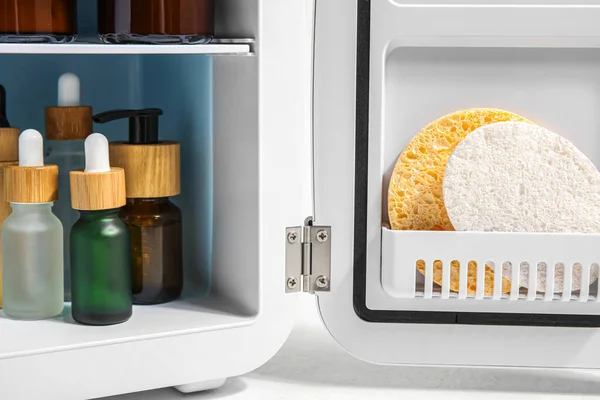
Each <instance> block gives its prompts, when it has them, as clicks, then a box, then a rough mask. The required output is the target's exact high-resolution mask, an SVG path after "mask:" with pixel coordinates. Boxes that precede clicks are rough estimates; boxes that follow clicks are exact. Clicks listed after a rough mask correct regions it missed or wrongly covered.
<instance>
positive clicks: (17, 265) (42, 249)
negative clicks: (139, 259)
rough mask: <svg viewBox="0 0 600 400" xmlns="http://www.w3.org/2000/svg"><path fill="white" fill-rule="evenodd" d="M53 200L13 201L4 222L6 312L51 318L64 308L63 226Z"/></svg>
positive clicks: (13, 314) (23, 315) (8, 314)
mask: <svg viewBox="0 0 600 400" xmlns="http://www.w3.org/2000/svg"><path fill="white" fill-rule="evenodd" d="M52 204H53V203H27V204H25V203H11V207H12V213H11V214H10V216H9V217H8V218H7V219H6V221H4V224H3V225H2V257H3V259H2V260H3V266H4V268H3V280H2V290H3V300H4V313H5V314H6V315H7V316H9V317H11V318H15V319H25V320H36V319H45V318H51V317H54V316H56V315H58V314H60V313H61V312H62V310H63V306H64V302H63V297H64V287H63V243H62V241H63V227H62V224H61V223H60V220H59V219H58V218H57V217H56V216H55V215H54V214H53V213H52Z"/></svg>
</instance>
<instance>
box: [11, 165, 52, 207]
mask: <svg viewBox="0 0 600 400" xmlns="http://www.w3.org/2000/svg"><path fill="white" fill-rule="evenodd" d="M4 190H5V193H6V201H8V202H9V203H50V202H53V201H56V200H58V167H57V166H56V165H44V166H43V167H19V166H18V165H11V166H7V167H6V168H5V169H4Z"/></svg>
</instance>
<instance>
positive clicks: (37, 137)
mask: <svg viewBox="0 0 600 400" xmlns="http://www.w3.org/2000/svg"><path fill="white" fill-rule="evenodd" d="M19 166H20V167H43V166H44V139H43V138H42V134H41V133H39V132H38V131H36V130H35V129H27V130H26V131H23V133H21V135H20V136H19Z"/></svg>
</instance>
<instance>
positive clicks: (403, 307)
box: [0, 0, 600, 399]
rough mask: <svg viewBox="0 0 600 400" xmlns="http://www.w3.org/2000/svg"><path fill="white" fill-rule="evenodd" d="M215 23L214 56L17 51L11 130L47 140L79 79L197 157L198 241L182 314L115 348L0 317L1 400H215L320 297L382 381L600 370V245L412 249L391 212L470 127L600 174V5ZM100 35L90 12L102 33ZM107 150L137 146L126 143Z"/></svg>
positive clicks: (115, 338)
mask: <svg viewBox="0 0 600 400" xmlns="http://www.w3.org/2000/svg"><path fill="white" fill-rule="evenodd" d="M81 3H82V2H80V5H81ZM90 3H93V2H90ZM216 4H217V10H216V34H217V38H218V40H217V41H214V42H213V43H211V44H204V45H181V46H180V45H104V44H99V43H95V42H93V41H86V38H85V37H81V39H79V41H78V42H76V43H73V44H63V45H52V44H22V45H16V44H0V83H3V84H4V85H5V86H6V87H7V92H8V93H9V114H10V115H11V122H13V123H14V125H15V126H16V125H18V126H20V127H22V128H23V129H25V128H30V127H31V128H37V129H40V130H43V112H42V111H41V110H42V109H43V107H44V106H47V105H52V104H54V102H55V96H56V90H55V84H56V78H57V77H58V76H59V75H60V74H61V73H63V72H66V71H70V72H75V73H77V74H78V75H79V76H80V77H81V82H82V88H83V89H82V92H83V97H82V103H86V104H90V105H93V107H94V108H95V110H98V111H102V110H107V109H112V108H142V107H160V108H162V109H163V110H164V112H165V115H164V117H162V120H161V127H160V131H161V135H162V136H163V137H164V138H165V139H169V140H177V141H180V142H181V144H182V154H181V160H182V194H181V195H180V196H179V197H177V198H176V199H175V201H176V202H177V204H178V205H179V206H180V207H181V209H182V212H183V214H184V217H185V219H184V232H183V234H184V236H183V237H184V268H185V286H184V295H183V296H182V298H181V299H180V300H178V301H176V302H173V303H168V304H164V305H159V306H150V307H135V308H134V313H133V317H132V318H131V320H129V321H128V322H126V323H123V324H120V325H114V326H108V327H89V326H83V325H77V324H74V323H73V321H72V320H71V319H70V317H69V315H68V311H66V312H65V313H64V315H63V316H61V317H58V318H54V319H50V320H44V321H36V322H20V321H13V320H10V319H8V318H4V317H3V315H2V314H0V397H2V398H7V399H12V398H23V399H36V398H47V399H83V398H97V397H102V396H110V395H116V394H122V393H130V392H136V391H143V390H150V389H156V388H162V387H171V386H173V387H176V388H177V389H179V390H180V391H182V392H194V391H201V390H206V389H212V388H216V387H219V386H221V385H222V384H223V383H224V382H225V380H226V379H227V378H228V377H234V376H239V375H242V374H245V373H248V372H250V371H252V370H254V369H256V368H258V367H260V366H261V365H263V364H264V363H266V362H267V361H268V360H269V359H270V358H271V357H272V356H273V355H275V353H276V352H277V351H278V350H279V349H280V348H281V346H282V345H283V343H284V342H285V340H286V338H287V336H288V334H289V332H290V330H291V327H292V323H293V318H292V317H293V316H292V310H293V303H294V299H295V297H296V296H315V300H316V302H315V303H316V304H315V306H316V308H317V310H318V312H319V313H320V315H321V318H322V320H323V323H324V324H325V326H326V328H327V329H328V331H329V332H330V333H331V335H332V336H333V337H334V338H335V339H336V341H337V342H338V343H339V344H340V345H341V346H342V347H343V348H345V349H346V350H347V351H348V352H349V353H351V354H353V355H354V356H356V357H357V358H360V359H362V360H365V361H367V362H371V363H377V364H387V365H431V366H434V365H435V366H440V365H441V366H472V367H498V368H542V369H543V368H568V369H578V370H595V369H597V368H599V367H600V362H598V359H597V358H596V353H595V352H594V350H593V349H594V348H596V346H600V331H599V330H598V328H599V327H600V296H599V295H598V282H597V281H592V280H591V279H590V280H589V281H587V280H586V278H585V277H586V276H588V277H589V275H590V272H591V271H593V270H594V269H597V268H598V264H599V263H600V257H599V256H597V254H596V251H595V250H596V249H597V248H598V246H599V245H600V236H599V235H595V234H586V235H582V234H536V233H519V234H517V233H514V234H511V233H494V232H439V231H393V230H390V229H389V228H388V220H387V218H388V217H387V211H386V210H387V204H386V193H387V187H388V183H389V179H390V175H391V171H392V169H393V166H394V163H395V161H396V158H397V156H398V154H399V153H400V152H401V151H402V149H403V148H404V147H405V146H406V145H407V143H408V141H409V140H410V139H411V138H412V136H413V135H414V134H415V133H417V132H418V131H419V129H420V128H421V127H422V126H424V125H425V124H427V123H428V122H429V121H431V120H433V119H435V118H436V117H438V116H440V115H444V114H447V113H449V112H452V111H455V110H459V109H466V108H470V107H477V106H481V107H497V108H504V109H509V110H511V111H515V112H518V113H521V114H524V115H527V116H528V117H530V118H532V119H535V120H536V121H543V122H544V123H545V124H546V125H548V126H551V127H552V128H553V129H554V130H555V131H559V132H561V133H562V134H564V133H565V132H569V136H567V138H568V139H569V140H571V141H572V142H573V143H575V144H576V145H577V146H578V147H579V148H580V149H582V151H584V152H585V154H586V155H587V156H588V157H589V158H590V159H591V160H592V161H593V162H594V163H596V165H600V133H598V132H596V131H594V129H600V120H599V119H598V117H597V115H598V110H599V109H600V92H599V91H600V25H598V21H599V20H600V1H598V0H578V1H568V0H526V1H521V0H462V1H456V0H370V1H369V0H317V1H316V2H311V1H304V0H285V1H282V0H217V2H216ZM94 19H95V16H94V7H93V6H92V7H90V8H87V6H81V9H80V26H81V25H83V31H84V32H85V29H86V27H89V32H92V33H93V21H94ZM86 24H87V25H86ZM96 131H100V132H102V133H105V134H106V135H107V136H108V137H109V139H111V140H117V139H118V140H124V136H125V135H126V131H127V126H126V123H123V124H118V123H117V124H113V125H112V126H108V125H107V126H101V127H100V126H97V127H96ZM418 260H425V261H426V262H427V263H428V265H429V264H430V261H433V260H441V261H442V262H443V263H444V264H443V265H444V273H445V276H446V277H448V275H447V274H446V272H447V271H448V265H449V262H450V261H455V260H456V261H458V262H460V265H461V268H463V269H462V270H463V271H465V270H466V266H467V264H468V262H469V261H471V260H474V261H477V262H478V264H477V265H478V270H477V273H478V279H483V272H482V270H483V267H484V265H485V264H486V263H488V262H494V263H496V265H501V264H503V263H510V264H511V265H512V266H519V268H529V272H530V276H535V274H536V273H537V269H536V268H537V266H538V265H539V263H542V262H543V263H546V265H548V266H554V265H556V264H559V263H560V264H561V265H563V268H564V274H565V276H570V274H571V272H572V270H573V268H574V267H573V266H574V265H575V264H579V266H580V267H581V268H583V271H584V274H583V277H584V278H583V279H584V282H583V286H584V287H582V289H581V290H578V291H571V290H570V288H568V286H569V285H568V282H569V281H568V279H567V280H566V281H565V282H566V286H565V287H566V290H564V291H563V293H561V294H551V295H544V294H539V293H536V292H535V285H533V288H530V290H529V291H527V290H525V291H524V290H523V289H522V288H519V287H518V285H514V287H513V288H512V289H511V292H510V293H508V294H501V293H499V291H495V292H494V294H493V295H490V296H488V295H485V294H484V293H483V292H482V291H479V292H477V293H476V294H473V295H470V294H467V293H466V291H465V290H464V288H463V289H462V290H459V291H458V293H450V290H449V288H448V285H449V284H448V281H447V279H445V280H444V282H443V283H442V285H441V286H439V287H438V286H437V285H434V283H433V281H432V277H431V274H432V271H431V268H428V269H427V270H426V272H425V274H424V276H421V275H420V274H419V273H418V272H417V270H416V269H415V263H416V262H417V261H418ZM500 276H501V274H497V277H500ZM479 282H481V281H479ZM496 283H497V285H496V286H499V281H498V282H496ZM586 284H587V285H586ZM479 286H482V285H479ZM67 310H68V307H67Z"/></svg>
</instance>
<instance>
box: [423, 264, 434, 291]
mask: <svg viewBox="0 0 600 400" xmlns="http://www.w3.org/2000/svg"><path fill="white" fill-rule="evenodd" d="M424 289H425V290H424V291H423V292H424V295H423V297H425V298H426V299H431V298H432V297H433V260H425V287H424Z"/></svg>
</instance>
